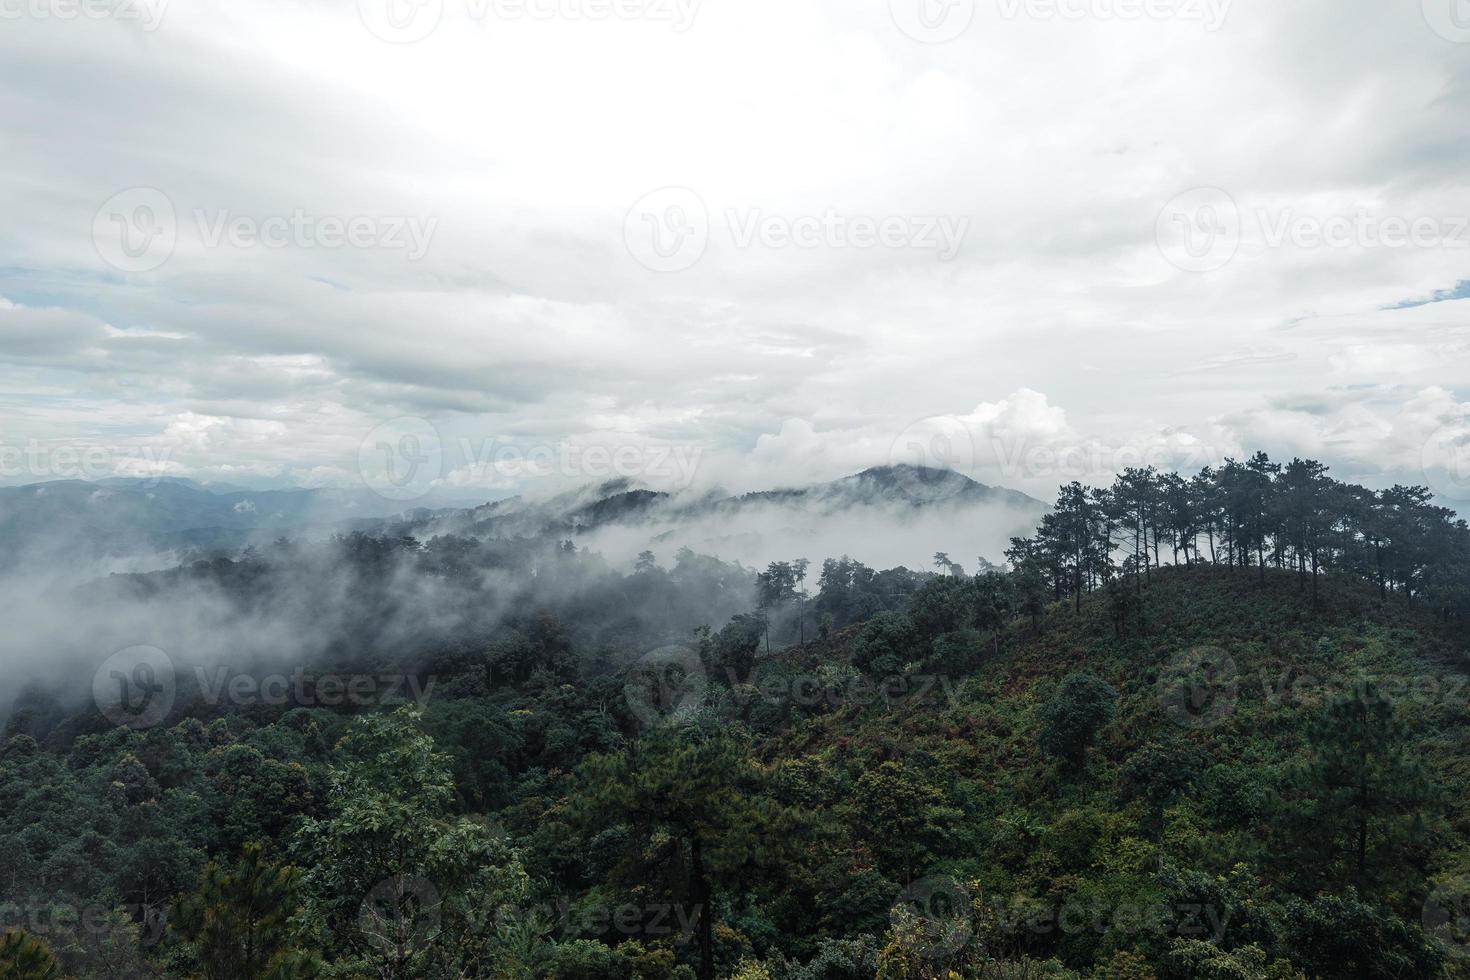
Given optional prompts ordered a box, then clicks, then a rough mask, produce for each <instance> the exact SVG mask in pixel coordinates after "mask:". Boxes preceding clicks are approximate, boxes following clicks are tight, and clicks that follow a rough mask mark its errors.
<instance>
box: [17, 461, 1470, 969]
mask: <svg viewBox="0 0 1470 980" xmlns="http://www.w3.org/2000/svg"><path fill="white" fill-rule="evenodd" d="M813 557H814V558H815V557H816V556H813ZM994 557H997V558H998V557H999V556H994ZM1006 558H1007V560H1008V566H1007V567H1006V568H1004V569H1000V568H997V567H993V566H990V565H989V563H988V562H986V561H984V560H983V556H982V560H981V562H980V564H979V569H978V573H977V574H975V575H969V574H966V572H965V569H964V568H963V567H962V566H963V565H964V564H965V563H966V562H967V561H973V559H974V556H958V555H956V556H955V558H954V559H951V557H950V555H948V554H939V555H936V556H935V559H934V566H935V570H934V571H923V572H916V571H912V570H908V569H893V570H887V571H878V570H874V569H872V568H869V567H867V566H865V565H863V564H861V563H859V562H856V561H853V560H851V559H845V558H827V559H826V560H824V561H822V563H821V564H820V567H819V568H818V567H817V566H816V565H814V564H813V563H810V562H808V561H807V560H806V559H798V558H793V560H791V561H787V562H776V563H773V564H771V565H770V566H769V567H768V568H766V569H765V570H764V571H762V572H759V573H756V572H752V571H750V570H747V569H743V568H740V567H739V566H735V565H728V564H725V563H722V562H718V561H715V560H713V559H709V558H703V557H701V556H698V555H695V554H693V553H691V552H686V553H683V554H681V555H680V556H679V559H678V561H677V562H676V563H674V564H673V565H672V566H671V567H669V568H663V567H660V565H659V564H658V563H657V561H656V560H655V559H654V557H653V556H652V555H651V554H649V555H645V556H644V557H643V558H642V559H640V561H639V562H638V564H637V565H636V567H634V568H633V569H632V570H631V571H630V572H626V573H625V572H623V571H619V570H616V569H612V568H609V567H607V566H606V565H605V564H604V563H602V562H600V561H599V560H598V558H597V557H596V556H593V555H587V554H584V553H581V552H578V551H577V550H576V549H575V548H574V547H571V546H569V545H557V544H556V543H554V542H544V541H533V540H515V541H504V540H481V539H475V538H469V537H447V536H446V537H440V538H436V539H434V540H432V541H429V542H419V541H417V540H413V539H406V538H395V539H379V538H372V537H367V536H361V535H356V536H350V537H347V538H341V539H338V540H336V541H334V542H332V543H331V545H330V546H329V547H326V548H321V549H317V548H304V547H300V546H297V545H294V544H292V543H291V542H288V541H282V542H280V543H279V544H278V545H276V546H274V547H272V548H270V549H265V550H263V551H260V552H251V553H249V554H245V555H241V556H238V557H237V558H236V559H233V560H220V561H216V562H212V563H207V564H200V565H195V566H190V567H187V568H182V569H178V570H175V571H173V572H169V573H162V574H155V575H148V576H136V577H119V578H116V579H113V580H110V581H108V582H105V583H99V584H98V585H97V586H94V587H93V589H94V590H95V591H94V592H93V593H91V594H92V595H94V596H95V597H96V601H98V602H103V601H110V600H112V599H115V598H116V597H118V596H120V595H121V596H126V597H127V599H128V601H130V602H143V603H159V604H161V605H160V608H168V606H167V602H168V600H169V597H170V596H172V595H177V594H179V593H180V591H181V590H183V591H185V592H186V593H187V594H188V595H189V596H191V597H196V598H197V597H198V596H199V595H201V594H207V595H208V596H210V597H211V602H215V601H218V603H219V604H221V605H222V606H226V605H227V606H228V608H229V609H230V612H229V614H228V616H224V615H223V614H222V618H221V620H220V621H221V622H230V623H233V624H236V625H237V626H238V624H239V623H252V624H258V623H262V622H265V621H266V619H265V618H264V617H267V616H269V615H270V614H271V613H273V612H276V611H279V607H280V606H282V605H283V604H286V603H287V602H288V601H291V600H292V599H293V597H294V602H295V605H294V606H293V607H292V608H291V610H290V619H289V621H290V622H292V623H293V624H298V625H300V624H304V623H306V622H308V621H309V620H310V619H311V618H312V617H313V615H315V616H317V617H318V618H322V619H324V620H325V621H326V623H327V628H326V629H324V632H325V633H327V634H331V635H332V636H334V637H335V639H332V640H328V641H326V642H323V643H318V644H313V645H312V646H311V647H310V650H311V653H310V656H311V658H312V659H309V660H303V659H302V658H304V657H305V656H306V653H304V652H303V651H304V650H306V648H305V647H302V648H300V649H299V650H296V651H293V652H292V654H291V655H290V656H287V657H285V658H279V657H278V658H276V659H274V660H270V659H250V660H248V661H247V660H245V659H244V658H243V655H242V656H241V658H240V659H237V660H236V661H234V663H233V665H232V669H231V671H230V672H228V673H227V674H226V675H225V676H223V677H222V678H220V675H218V674H217V673H213V672H212V671H213V670H214V669H215V668H217V667H219V662H217V661H213V660H205V659H198V660H195V659H192V658H191V657H190V656H188V655H187V654H186V653H185V652H184V651H178V650H174V651H170V654H171V656H166V657H165V658H164V661H163V663H164V664H165V665H166V666H167V667H168V668H169V669H170V670H176V671H177V675H178V676H177V677H170V678H169V679H168V682H167V683H164V682H163V681H162V679H161V678H160V677H159V676H158V675H157V674H156V673H154V672H153V670H154V668H155V667H157V666H158V664H157V663H153V662H150V663H147V664H146V665H147V666H148V667H149V672H143V673H139V672H138V670H137V669H136V664H135V667H134V669H133V670H131V671H130V672H124V674H123V676H122V678H121V681H122V684H123V687H122V689H121V696H120V698H119V699H117V700H108V699H107V698H105V697H101V696H99V697H98V698H97V700H96V701H95V703H93V702H86V701H79V700H78V699H77V698H76V697H75V690H76V685H75V684H73V685H72V686H71V687H68V686H67V685H66V684H64V683H59V684H48V685H35V686H33V687H31V688H29V689H28V691H27V693H26V696H25V697H24V698H23V699H22V702H21V704H20V705H18V707H17V710H16V711H15V712H14V714H13V715H12V717H11V719H10V722H9V728H8V731H7V733H6V738H5V739H4V741H3V743H0V853H4V854H5V855H7V859H6V861H5V864H4V867H3V869H0V899H3V901H0V914H3V915H0V917H3V925H5V926H9V927H12V931H10V932H8V933H6V937H5V939H4V942H3V944H0V977H7V978H8V977H17V978H21V977H24V978H30V977H77V978H85V980H92V978H136V977H152V976H188V977H205V978H209V980H247V978H249V980H256V978H273V980H288V978H306V977H341V978H346V977H353V978H356V977H376V978H457V977H504V978H523V980H541V978H548V977H550V978H588V980H591V978H625V980H635V978H637V980H673V978H684V980H689V978H701V980H704V978H714V977H722V978H724V977H731V978H739V980H761V978H766V980H849V978H851V980H857V978H864V980H867V978H885V980H898V978H904V980H923V978H939V980H948V978H960V980H970V978H992V977H994V978H1011V977H1016V978H1020V977H1079V978H1082V977H1105V978H1137V980H1146V978H1151V977H1153V978H1160V980H1173V978H1179V980H1184V978H1192V977H1208V978H1222V980H1223V978H1239V980H1290V978H1296V977H1313V978H1315V977H1322V978H1338V977H1364V978H1385V980H1387V978H1409V977H1458V976H1470V931H1467V929H1466V928H1465V919H1464V916H1463V914H1462V911H1461V910H1462V909H1465V908H1470V904H1467V903H1470V807H1467V803H1466V800H1467V796H1470V744H1467V742H1470V657H1467V649H1466V632H1465V630H1466V625H1467V624H1466V619H1467V616H1470V529H1467V527H1466V525H1465V523H1464V522H1463V521H1460V520H1458V519H1457V518H1456V517H1455V516H1454V514H1453V513H1452V512H1450V511H1448V510H1445V509H1443V508H1440V507H1437V506H1435V505H1434V504H1433V503H1432V502H1431V500H1430V497H1429V494H1428V492H1427V491H1425V490H1423V489H1420V488H1404V487H1395V488H1392V489H1389V490H1386V491H1382V492H1372V491H1369V490H1366V489H1364V488H1361V487H1355V486H1349V485H1345V484H1341V483H1338V482H1336V481H1334V480H1332V479H1331V478H1330V476H1329V475H1328V474H1327V473H1326V471H1325V470H1324V469H1323V468H1322V467H1321V466H1319V465H1318V464H1315V463H1313V462H1310V461H1303V460H1293V461H1291V462H1290V463H1287V464H1284V465H1278V464H1275V463H1272V462H1271V461H1270V460H1269V459H1267V458H1266V457H1265V456H1264V455H1257V456H1255V457H1253V458H1252V459H1250V460H1248V461H1245V462H1234V461H1227V463H1226V464H1225V465H1224V466H1222V467H1221V468H1219V469H1217V470H1207V471H1205V472H1203V473H1200V474H1197V475H1195V476H1193V477H1185V476H1180V475H1176V474H1159V473H1156V472H1154V471H1152V470H1138V471H1134V470H1130V471H1128V472H1126V473H1124V474H1123V475H1122V476H1121V477H1120V478H1119V480H1118V481H1117V482H1116V483H1115V484H1114V485H1113V486H1112V487H1109V488H1099V489H1092V488H1087V487H1083V486H1080V485H1076V484H1074V485H1072V486H1070V487H1067V488H1064V489H1063V491H1062V493H1061V495H1060V497H1059V499H1058V501H1057V503H1056V505H1055V508H1054V509H1053V510H1052V511H1051V512H1050V513H1048V514H1047V515H1046V516H1045V517H1044V518H1043V519H1042V521H1041V523H1040V526H1039V527H1038V529H1037V532H1036V534H1035V535H1034V536H1032V537H1030V538H1026V539H1016V540H1014V541H1013V542H1012V543H1011V547H1010V549H1009V551H1008V553H1007V555H1006ZM344 569H346V570H347V571H344ZM430 585H432V587H430ZM400 606H402V607H407V608H398V607H400ZM344 610H347V611H350V614H348V612H344ZM247 613H248V615H247ZM451 613H452V614H453V615H452V616H451V615H450V614H451ZM446 616H450V619H449V620H447V621H446V619H445V617H446ZM405 623H407V624H410V626H409V627H407V628H405V626H404V624H405ZM230 635H231V636H244V635H245V631H244V630H241V631H240V632H239V633H231V634H230ZM272 635H273V636H274V635H276V634H272ZM258 655H259V651H256V652H255V653H252V657H253V658H255V657H257V656H258ZM292 657H294V658H296V659H294V660H293V659H292ZM225 663H226V664H228V663H229V661H225ZM201 671H202V672H201ZM277 677H282V678H284V682H282V683H278V684H273V683H272V681H273V679H275V678H277ZM242 678H243V679H244V681H245V683H236V682H237V681H240V680H241V679H242ZM216 679H219V683H216ZM73 680H75V679H73ZM91 684H92V678H90V677H88V678H86V679H85V682H84V683H83V684H82V685H81V686H82V688H83V689H85V688H87V687H89V686H90V685H91ZM129 685H131V687H130V686H129ZM252 685H253V686H252ZM354 685H355V687H354ZM104 687H105V685H104ZM165 689H166V694H167V699H166V703H164V702H160V701H158V700H156V697H157V696H161V695H162V693H164V692H165ZM94 690H95V689H94ZM354 690H356V691H357V692H358V696H353V695H352V693H351V692H352V691H354ZM276 691H279V692H280V693H279V696H277V695H276V694H274V693H271V692H276ZM332 692H336V696H335V697H333V696H331V695H332ZM150 699H153V700H150ZM156 709H157V710H156ZM7 971H8V972H7Z"/></svg>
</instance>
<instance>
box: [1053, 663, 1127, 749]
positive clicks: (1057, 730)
mask: <svg viewBox="0 0 1470 980" xmlns="http://www.w3.org/2000/svg"><path fill="white" fill-rule="evenodd" d="M1117 701H1118V694H1117V692H1116V691H1114V690H1113V689H1112V687H1110V686H1109V685H1108V684H1107V682H1105V681H1103V680H1101V679H1100V678H1098V677H1095V676H1093V675H1092V674H1088V673H1074V674H1068V675H1067V677H1066V678H1065V679H1064V680H1063V681H1062V683H1061V685H1060V686H1059V687H1058V688H1057V692H1056V694H1055V695H1053V696H1052V699H1051V700H1050V701H1048V702H1046V703H1045V704H1043V705H1041V707H1040V708H1039V709H1038V710H1037V720H1038V721H1039V722H1040V724H1041V731H1040V736H1039V740H1040V743H1041V748H1042V751H1044V752H1046V753H1047V754H1048V755H1051V756H1054V757H1056V758H1057V759H1060V760H1061V761H1062V762H1064V763H1066V764H1067V765H1068V766H1070V767H1072V768H1073V769H1076V770H1081V769H1082V767H1083V764H1084V762H1085V760H1086V757H1087V747H1088V746H1089V745H1091V744H1092V742H1093V740H1094V739H1095V738H1096V737H1097V733H1098V732H1099V731H1101V730H1102V727H1103V726H1104V725H1106V724H1107V723H1108V722H1110V721H1112V720H1113V715H1114V713H1115V712H1116V710H1117Z"/></svg>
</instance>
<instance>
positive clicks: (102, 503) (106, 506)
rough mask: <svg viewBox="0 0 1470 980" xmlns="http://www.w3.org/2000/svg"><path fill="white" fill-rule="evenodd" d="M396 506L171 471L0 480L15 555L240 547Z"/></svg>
mask: <svg viewBox="0 0 1470 980" xmlns="http://www.w3.org/2000/svg"><path fill="white" fill-rule="evenodd" d="M398 509H401V505H392V504H390V503H388V502H385V501H383V500H382V499H381V498H378V497H376V496H374V495H372V494H370V493H368V492H366V491H361V492H354V491H344V490H305V489H298V490H263V491H251V490H240V489H236V488H233V487H229V486H224V485H210V486H206V485H202V484H199V483H195V482H194V481H192V480H181V479H170V478H164V479H158V480H153V479H147V480H130V479H112V480H104V481H101V482H97V483H91V482H86V481H82V480H56V481H51V482H47V483H36V484H29V485H26V486H19V487H0V554H3V555H5V556H6V559H5V560H7V561H8V562H10V563H11V564H14V563H17V562H19V561H21V560H26V559H32V560H33V559H36V558H43V557H51V556H61V555H69V556H71V557H72V558H73V559H75V558H78V557H83V556H85V557H94V558H101V557H126V556H138V555H147V554H151V553H157V552H164V551H190V550H200V549H225V550H232V549H235V548H238V547H240V546H241V545H243V544H244V543H246V542H247V541H248V540H250V538H251V537H253V536H254V535H255V534H256V533H257V532H260V531H285V530H294V529H299V528H303V527H306V526H310V525H313V524H326V523H331V524H342V523H343V522H344V521H347V520H351V519H357V520H363V519H379V518H381V517H384V516H387V515H388V514H390V513H392V512H393V511H395V510H398Z"/></svg>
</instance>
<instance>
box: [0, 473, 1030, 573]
mask: <svg viewBox="0 0 1470 980" xmlns="http://www.w3.org/2000/svg"><path fill="white" fill-rule="evenodd" d="M982 507H999V508H1005V509H1006V510H1007V511H1015V512H1017V513H1018V514H1019V515H1021V517H1022V518H1024V520H1025V521H1029V522H1034V520H1035V519H1037V518H1038V517H1039V516H1040V514H1042V513H1044V512H1045V510H1046V505H1045V504H1043V503H1042V502H1041V501H1039V500H1036V499H1034V498H1032V497H1029V496H1027V495H1026V494H1023V493H1019V492H1017V491H1014V490H1009V489H1005V488H1001V487H990V486H986V485H985V484H982V483H978V482H976V481H974V480H972V479H970V478H969V477H967V476H964V475H963V474H960V473H956V472H954V471H951V470H940V469H933V468H928V467H919V466H908V465H896V466H878V467H872V468H869V469H866V470H863V471H862V472H860V473H855V474H853V475H851V476H846V477H842V478H840V479H836V480H831V481H828V482H824V483H816V484H811V485H808V486H797V487H786V488H777V489H771V490H761V491H754V492H749V493H743V494H734V495H732V494H727V493H724V492H721V491H718V490H708V491H699V492H694V491H691V492H686V493H669V492H666V491H659V490H650V489H646V488H642V487H639V486H637V485H635V484H634V483H632V482H631V481H628V480H614V481H609V482H607V483H603V484H599V485H594V486H587V487H581V488H578V489H576V490H571V491H566V492H563V493H560V494H557V495H555V496H552V497H549V498H544V499H535V498H528V497H511V498H507V499H504V500H499V501H494V502H491V503H486V504H482V505H480V506H477V507H468V508H456V507H449V508H442V509H434V510H431V509H427V508H417V509H413V508H408V509H405V505H404V504H403V503H396V502H393V501H388V500H385V499H383V498H381V497H379V496H377V495H375V494H373V493H371V492H370V491H368V490H366V489H363V490H340V489H290V490H261V491H255V490H245V489H241V488H239V487H235V486H231V485H228V484H202V483H198V482H196V481H193V480H188V479H182V478H172V477H171V478H162V479H142V480H129V479H109V480H103V481H99V482H96V483H89V482H84V481H80V480H61V481H54V482H49V483H39V484H29V485H26V486H20V487H4V488H0V548H8V549H9V550H10V551H11V552H12V553H13V554H17V553H25V552H28V551H29V552H32V553H34V552H35V551H36V550H37V549H38V548H39V549H40V550H41V551H43V552H44V551H58V550H63V549H65V548H74V547H77V546H78V543H80V544H82V545H84V546H85V547H86V550H88V551H92V552H95V553H96V554H99V555H107V554H124V553H131V552H138V551H146V550H150V549H151V550H155V551H159V550H173V551H178V552H180V553H181V555H188V554H196V555H197V554H200V553H206V552H231V551H235V550H238V549H239V548H242V547H244V546H245V545H246V544H249V543H251V542H253V541H258V540H260V539H261V538H262V537H265V536H267V535H271V536H274V535H278V534H288V535H289V534H301V533H312V534H317V533H321V534H325V533H332V532H346V531H365V532H367V533H384V534H394V535H413V536H416V537H421V538H429V537H432V536H434V535H436V534H460V535H469V536H476V537H486V538H516V537H542V536H559V537H565V538H568V539H576V538H579V537H585V536H588V535H591V534H593V533H594V532H597V531H599V530H603V529H609V528H626V529H629V530H630V531H632V532H634V533H635V535H636V534H642V535H643V537H644V538H645V539H646V541H648V542H650V543H652V542H656V541H658V542H669V541H672V540H675V539H678V538H680V537H681V536H683V535H682V532H681V529H691V528H692V529H699V530H698V533H693V532H691V533H690V534H689V535H687V537H688V538H689V540H690V542H691V543H696V544H697V543H699V542H701V541H711V542H716V541H721V540H727V539H730V538H732V537H739V536H741V535H745V534H748V533H750V528H749V527H748V526H747V525H749V524H753V523H760V522H764V525H765V533H767V534H779V535H785V536H790V537H793V538H801V537H804V536H807V535H808V534H809V533H810V525H814V524H820V523H822V522H823V521H824V520H827V519H830V518H834V517H840V516H842V515H846V514H851V513H858V512H866V511H872V510H876V509H881V510H882V511H883V513H884V520H885V522H886V523H898V524H902V523H904V522H905V521H907V520H909V519H912V518H916V517H917V516H919V515H926V514H937V513H945V512H949V511H953V510H963V509H972V508H982ZM53 541H54V544H55V546H54V547H49V548H48V547H47V546H48V545H50V544H52V543H53Z"/></svg>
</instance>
